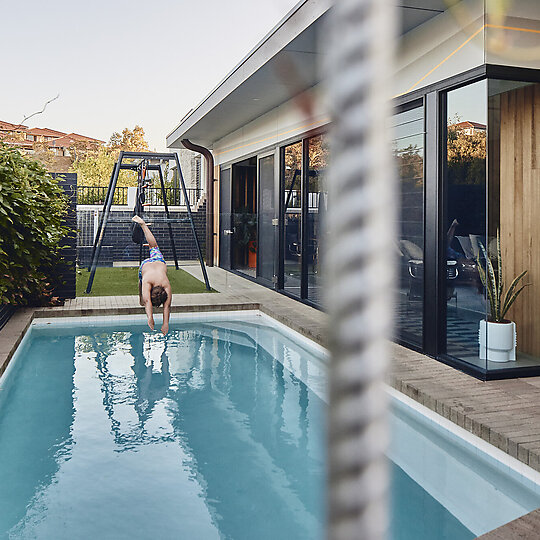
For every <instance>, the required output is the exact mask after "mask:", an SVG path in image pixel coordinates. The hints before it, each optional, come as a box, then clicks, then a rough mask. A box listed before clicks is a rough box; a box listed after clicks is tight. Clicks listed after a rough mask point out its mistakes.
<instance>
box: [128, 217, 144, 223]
mask: <svg viewBox="0 0 540 540" xmlns="http://www.w3.org/2000/svg"><path fill="white" fill-rule="evenodd" d="M131 221H134V222H135V223H138V224H139V225H144V219H143V218H142V217H139V216H133V217H132V218H131Z"/></svg>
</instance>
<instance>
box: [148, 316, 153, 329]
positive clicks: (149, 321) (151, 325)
mask: <svg viewBox="0 0 540 540" xmlns="http://www.w3.org/2000/svg"><path fill="white" fill-rule="evenodd" d="M148 326H149V327H150V329H151V330H153V329H154V317H148Z"/></svg>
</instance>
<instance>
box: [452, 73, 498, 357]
mask: <svg viewBox="0 0 540 540" xmlns="http://www.w3.org/2000/svg"><path fill="white" fill-rule="evenodd" d="M447 110H448V121H447V145H446V154H447V163H446V186H447V197H448V202H447V219H448V222H447V236H446V254H447V277H448V279H447V294H446V296H447V301H448V306H447V318H446V327H447V352H448V354H450V355H452V356H456V357H458V358H460V359H462V360H465V361H467V362H469V363H473V364H475V365H477V366H480V367H485V362H483V361H481V360H480V359H479V346H478V328H479V322H480V320H482V319H484V318H485V316H486V307H487V302H486V291H485V290H484V288H483V286H482V283H481V281H480V275H479V272H478V264H481V265H482V267H483V268H485V261H484V260H483V257H482V253H483V250H484V249H491V247H490V246H488V242H487V235H486V226H487V221H486V195H487V190H486V141H487V138H486V123H487V122H486V117H487V94H486V81H480V82H477V83H474V84H471V85H469V86H465V87H463V88H459V89H458V90H453V91H452V92H448V99H447Z"/></svg>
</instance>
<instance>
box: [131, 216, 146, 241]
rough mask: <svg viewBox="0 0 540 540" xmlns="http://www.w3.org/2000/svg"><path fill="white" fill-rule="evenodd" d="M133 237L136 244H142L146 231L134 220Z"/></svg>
mask: <svg viewBox="0 0 540 540" xmlns="http://www.w3.org/2000/svg"><path fill="white" fill-rule="evenodd" d="M131 239H132V240H133V243H134V244H142V243H143V241H144V232H143V230H142V228H141V226H140V225H139V224H138V223H135V222H134V221H132V222H131Z"/></svg>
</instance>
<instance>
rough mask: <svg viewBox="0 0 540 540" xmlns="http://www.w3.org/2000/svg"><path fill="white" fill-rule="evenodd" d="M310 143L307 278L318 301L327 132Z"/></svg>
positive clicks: (310, 294)
mask: <svg viewBox="0 0 540 540" xmlns="http://www.w3.org/2000/svg"><path fill="white" fill-rule="evenodd" d="M306 144H307V145H308V157H309V169H308V186H307V187H308V211H307V239H306V241H307V246H306V257H307V272H308V275H307V280H308V298H309V299H310V300H312V301H313V302H315V303H316V304H321V303H322V300H323V298H322V296H323V295H322V280H321V271H320V254H321V253H322V250H321V243H323V242H324V238H323V234H324V231H325V228H324V215H325V212H326V211H327V210H328V188H327V186H326V170H327V167H328V158H329V148H328V138H327V136H326V135H317V136H316V137H312V138H311V139H308V140H307V141H306Z"/></svg>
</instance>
